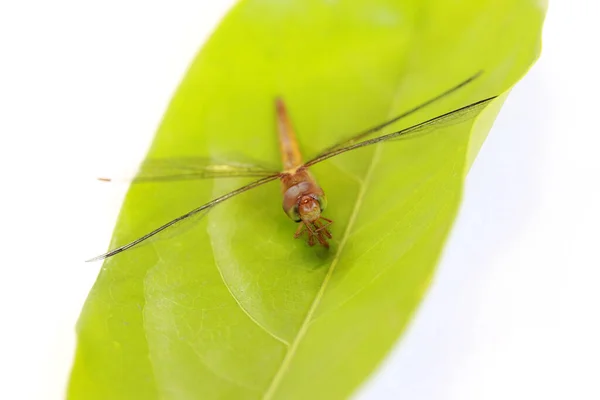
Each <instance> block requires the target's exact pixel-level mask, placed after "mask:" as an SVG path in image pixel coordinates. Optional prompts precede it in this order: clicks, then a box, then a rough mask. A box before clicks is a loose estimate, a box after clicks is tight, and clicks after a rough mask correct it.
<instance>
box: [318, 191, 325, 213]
mask: <svg viewBox="0 0 600 400" xmlns="http://www.w3.org/2000/svg"><path fill="white" fill-rule="evenodd" d="M317 201H318V202H319V207H321V212H323V211H325V209H326V208H327V197H325V195H323V196H317Z"/></svg>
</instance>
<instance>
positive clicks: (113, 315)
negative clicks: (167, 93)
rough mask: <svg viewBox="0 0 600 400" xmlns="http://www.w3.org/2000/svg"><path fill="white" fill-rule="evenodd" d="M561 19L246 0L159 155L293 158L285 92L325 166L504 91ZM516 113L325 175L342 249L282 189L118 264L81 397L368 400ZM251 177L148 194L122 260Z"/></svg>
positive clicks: (404, 144)
mask: <svg viewBox="0 0 600 400" xmlns="http://www.w3.org/2000/svg"><path fill="white" fill-rule="evenodd" d="M544 12H545V4H543V2H540V1H539V0H512V1H507V0H454V1H447V0H431V1H428V2H423V1H422V0H412V1H411V0H395V1H391V0H368V1H367V0H353V1H325V0H321V1H307V0H286V1H267V0H246V1H242V2H240V3H239V4H238V5H237V6H236V7H235V8H234V10H233V11H231V12H230V13H229V15H228V16H227V17H226V18H225V19H224V20H223V22H222V23H221V25H220V27H219V28H218V30H217V31H216V32H215V33H214V35H213V36H212V38H211V39H210V40H209V41H208V43H207V44H206V45H205V46H204V49H203V50H202V52H201V53H200V54H199V55H198V56H197V58H196V60H195V61H194V63H193V64H192V66H191V68H190V69H189V71H188V72H187V75H186V77H185V79H184V80H183V82H182V83H181V86H180V87H179V89H178V91H177V93H176V95H175V96H174V98H173V100H172V102H171V105H170V107H169V109H168V111H167V113H166V115H165V117H164V120H163V122H162V124H161V126H160V128H159V130H158V132H157V134H156V138H155V140H154V143H153V145H152V148H151V150H150V152H149V155H148V156H149V157H154V158H160V157H196V156H198V157H210V158H215V159H222V158H223V157H230V155H231V154H240V155H242V156H245V157H249V158H252V159H255V160H260V161H264V162H265V163H267V164H272V165H278V164H279V158H280V156H279V153H278V144H277V141H276V131H275V117H274V107H273V99H274V97H275V96H276V95H281V96H282V97H283V98H284V99H285V101H286V103H287V105H288V108H289V112H290V115H291V118H292V120H293V124H294V126H295V129H296V132H297V134H298V137H299V140H300V144H301V148H302V150H303V153H304V155H306V156H310V155H314V154H316V153H318V152H319V150H321V149H323V148H326V147H328V146H330V145H332V144H334V143H336V141H338V140H340V139H343V138H346V137H348V136H349V135H351V134H353V133H356V132H359V131H361V130H363V129H365V128H368V127H371V126H373V125H376V124H378V123H381V122H383V121H385V120H386V119H388V118H390V117H392V116H394V115H395V114H398V113H400V112H402V111H403V110H406V109H408V108H411V107H412V106H415V105H416V104H418V103H420V102H422V101H424V100H427V99H428V98H431V97H433V96H435V95H437V94H439V93H440V92H442V91H444V90H446V89H448V88H450V87H452V86H454V85H456V84H457V83H459V82H461V81H462V80H464V79H466V78H467V77H469V76H470V75H472V74H474V73H475V72H477V71H479V70H484V71H485V73H484V75H482V76H481V77H480V78H478V79H477V80H476V81H475V82H474V83H472V84H470V85H469V86H468V87H465V88H463V89H462V90H460V92H457V93H455V94H453V95H451V96H449V97H448V98H446V99H444V100H442V101H440V102H438V103H436V104H434V105H431V106H430V107H427V109H425V110H423V111H421V112H418V113H416V114H415V115H413V116H411V117H410V118H407V119H406V120H403V121H401V122H399V123H397V124H395V125H394V126H393V127H391V128H390V129H389V130H388V131H391V130H397V129H400V128H402V127H406V126H409V125H412V124H414V123H417V122H420V121H422V120H425V119H428V118H431V117H434V116H436V115H439V114H442V113H444V112H447V111H449V110H452V109H454V108H458V107H461V106H464V105H466V104H469V103H471V102H474V101H477V100H480V99H482V98H485V97H488V96H492V95H496V94H500V93H503V92H505V91H506V90H508V89H509V88H510V87H511V86H512V85H513V84H514V83H515V82H516V81H517V80H518V79H519V78H520V77H521V76H522V75H523V74H524V73H525V72H526V70H527V69H528V68H529V66H530V65H531V64H532V63H533V61H534V60H535V58H536V57H537V56H538V53H539V50H540V38H539V37H540V30H541V25H542V22H543V17H544ZM500 105H501V100H495V101H494V102H493V103H492V104H491V105H490V106H489V107H488V108H487V109H486V110H485V111H484V112H483V113H482V114H481V115H480V117H479V118H478V119H477V120H476V121H473V120H472V121H468V122H465V123H461V124H457V125H453V126H450V127H446V128H443V129H440V130H439V131H436V132H435V133H433V134H430V135H427V136H423V137H420V138H418V139H412V140H401V141H395V142H390V143H386V144H383V145H378V146H374V147H370V148H365V149H361V150H357V151H354V152H351V153H347V154H345V155H341V156H338V157H335V158H333V159H331V160H329V161H327V162H324V163H322V164H318V165H316V166H315V167H314V168H313V169H312V170H313V174H314V175H315V176H316V178H317V180H318V181H319V183H320V184H321V186H322V187H323V188H324V190H325V192H326V193H327V196H328V200H329V208H328V210H327V211H326V213H325V215H326V216H327V217H328V218H331V219H333V220H334V221H335V224H334V225H333V226H332V228H333V229H332V231H333V235H334V240H333V242H332V247H331V248H330V249H329V250H328V251H327V250H325V249H323V248H310V247H308V246H307V245H306V243H304V242H303V241H300V240H294V239H293V234H294V231H295V229H296V225H295V224H294V223H293V222H292V221H291V220H289V219H288V218H287V217H286V216H285V214H284V213H283V212H282V210H281V193H280V188H279V185H278V183H277V182H273V183H270V184H267V185H265V186H263V187H260V188H257V189H255V190H252V191H250V192H247V193H244V194H242V195H240V196H238V197H237V198H234V199H232V200H230V201H227V202H225V203H224V204H222V205H219V206H218V207H216V208H215V209H214V210H213V211H211V212H210V213H209V214H208V216H207V217H206V218H204V219H197V218H196V219H195V220H194V221H192V223H187V224H183V226H182V227H176V228H173V229H172V230H167V231H165V232H164V233H163V234H160V235H159V236H160V237H158V238H157V239H155V240H151V241H150V242H149V243H147V244H144V245H141V246H139V247H137V248H135V249H132V250H129V251H126V252H124V253H122V254H119V255H117V256H115V257H113V258H110V259H108V260H107V261H106V262H105V263H104V265H103V268H102V270H101V272H100V274H99V276H98V280H97V281H96V284H95V285H94V287H93V289H92V291H91V292H90V295H89V298H88V300H87V302H86V304H85V307H84V309H83V311H82V314H81V318H80V320H79V324H78V347H77V354H76V359H75V364H74V367H73V371H72V376H71V381H70V384H69V391H68V394H69V397H70V398H72V399H80V398H81V399H94V398H98V399H154V398H164V399H210V398H228V399H229V398H230V399H257V398H285V399H295V398H297V399H306V398H313V399H334V398H343V397H346V396H348V395H349V394H351V393H352V392H353V390H354V389H356V388H357V386H358V385H359V384H360V383H361V382H363V381H364V379H365V378H366V377H367V376H368V375H369V374H370V373H371V372H372V371H373V370H374V369H375V367H376V366H377V365H378V363H379V362H381V360H382V359H383V357H384V356H385V355H386V353H387V352H388V351H389V349H390V348H391V346H392V345H393V344H394V343H395V342H396V340H397V339H398V338H399V336H400V335H401V333H402V332H403V330H404V329H405V328H406V325H407V323H408V322H409V321H410V318H411V316H412V315H413V313H414V312H415V310H416V308H417V306H418V304H419V303H420V301H421V299H422V298H423V295H424V293H425V292H426V291H427V288H428V285H429V282H430V280H431V278H432V275H433V273H434V267H435V264H436V261H437V260H438V258H439V256H440V252H441V250H442V246H443V243H444V240H445V238H446V236H447V234H448V231H449V229H450V227H451V224H452V221H453V219H454V217H455V214H456V210H457V207H458V204H459V200H460V196H461V190H462V184H463V179H464V175H465V174H466V171H467V170H468V167H469V166H470V164H471V163H472V161H473V159H474V158H475V155H476V153H477V151H478V149H479V146H480V145H481V143H482V142H483V140H484V138H485V136H486V134H487V131H488V130H489V128H490V126H491V123H492V121H493V118H494V116H495V113H497V111H498V110H499V108H500ZM247 182H249V180H248V179H247V178H246V179H237V178H229V179H223V180H214V181H210V180H209V181H183V182H159V183H146V184H138V185H133V186H132V187H131V189H130V190H129V193H128V195H127V198H126V200H125V203H124V205H123V209H122V212H121V215H120V217H119V221H118V223H117V226H116V228H115V232H114V236H113V240H112V243H111V248H113V247H116V246H118V245H121V244H124V243H127V242H129V241H131V240H133V239H135V238H137V237H139V236H141V235H142V234H145V233H147V232H148V231H150V230H152V229H154V228H155V227H157V226H159V225H161V224H163V223H165V222H167V221H169V220H171V219H173V218H175V217H177V216H179V215H181V214H183V213H185V212H187V211H189V210H190V209H192V208H195V207H197V206H199V205H200V204H202V203H204V202H207V201H209V200H210V199H212V198H214V197H216V196H218V195H220V194H223V193H226V192H228V191H230V190H232V189H235V188H237V187H239V186H241V185H243V184H244V183H247ZM465 251H468V249H465Z"/></svg>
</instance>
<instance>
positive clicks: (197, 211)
mask: <svg viewBox="0 0 600 400" xmlns="http://www.w3.org/2000/svg"><path fill="white" fill-rule="evenodd" d="M278 178H279V174H275V175H271V176H267V177H264V178H262V179H259V180H257V181H254V182H252V183H250V184H248V185H246V186H242V187H241V188H239V189H236V190H234V191H233V192H229V193H227V194H225V195H223V196H220V197H217V198H216V199H214V200H212V201H210V202H208V203H206V204H203V205H201V206H200V207H197V208H194V209H193V210H191V211H189V212H187V213H185V214H183V215H181V216H179V217H177V218H175V219H174V220H172V221H169V222H167V223H166V224H164V225H161V226H159V227H158V228H156V229H154V230H153V231H151V232H148V233H147V234H145V235H144V236H141V237H139V238H137V239H136V240H134V241H132V242H130V243H127V244H124V245H123V246H120V247H117V248H116V249H113V250H110V251H108V252H106V253H104V254H101V255H99V256H97V257H94V258H91V259H89V260H87V262H92V261H99V260H103V259H105V258H108V257H112V256H114V255H115V254H119V253H122V252H124V251H125V250H128V249H130V248H132V247H134V246H136V245H138V244H140V243H141V242H143V241H145V240H148V239H150V238H151V237H153V236H154V235H156V234H158V233H160V232H162V231H164V230H165V229H167V228H170V227H172V226H173V225H176V224H178V223H180V222H181V221H184V220H186V219H188V218H190V217H192V216H203V215H205V214H206V213H208V212H209V211H210V210H211V209H212V208H213V207H215V206H216V205H217V204H220V203H222V202H224V201H225V200H228V199H230V198H232V197H234V196H237V195H238V194H240V193H244V192H246V191H248V190H250V189H254V188H256V187H258V186H262V185H264V184H265V183H268V182H271V181H274V180H276V179H278Z"/></svg>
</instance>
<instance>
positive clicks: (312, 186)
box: [275, 98, 333, 247]
mask: <svg viewBox="0 0 600 400" xmlns="http://www.w3.org/2000/svg"><path fill="white" fill-rule="evenodd" d="M275 108H276V111H277V130H278V134H279V146H280V149H281V159H282V164H283V172H282V173H281V176H280V180H281V192H282V194H283V210H284V211H285V213H286V214H287V215H288V216H289V217H290V218H291V219H292V220H294V221H295V222H299V223H300V226H299V227H298V230H297V231H296V233H295V235H294V237H295V238H299V237H300V236H302V234H303V233H304V232H306V233H307V235H308V244H309V245H311V246H313V245H314V244H315V243H316V242H315V240H316V241H317V242H319V244H321V245H323V246H325V247H329V244H328V242H327V239H331V232H330V231H329V229H328V228H327V227H328V226H329V225H331V223H332V222H333V221H331V220H330V219H327V218H325V217H323V216H322V215H321V213H322V212H323V211H324V210H325V207H326V206H327V199H326V198H325V193H324V192H323V189H321V187H320V186H319V185H318V184H317V181H316V180H315V178H314V177H313V176H312V174H311V173H310V172H309V171H308V168H307V167H305V166H304V164H303V162H302V155H301V153H300V148H299V146H298V140H297V139H296V134H295V132H294V129H293V127H292V124H291V121H290V118H289V116H288V113H287V110H286V108H285V104H284V103H283V100H281V99H279V98H278V99H277V100H276V101H275Z"/></svg>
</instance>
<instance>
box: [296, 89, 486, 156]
mask: <svg viewBox="0 0 600 400" xmlns="http://www.w3.org/2000/svg"><path fill="white" fill-rule="evenodd" d="M496 97H497V96H493V97H488V98H487V99H483V100H479V101H477V102H475V103H472V104H469V105H468V106H464V107H461V108H458V109H456V110H453V111H450V112H447V113H446V114H442V115H440V116H437V117H435V118H431V119H429V120H427V121H424V122H421V123H419V124H416V125H413V126H411V127H408V128H405V129H402V130H399V131H396V132H392V133H388V134H386V135H382V136H378V137H375V138H373V139H368V140H364V141H362V142H358V143H354V144H350V145H348V146H345V147H341V148H338V149H334V150H331V151H330V152H329V153H325V154H321V155H320V156H317V157H315V158H313V159H312V160H310V161H308V162H307V163H305V164H304V166H305V167H309V166H311V165H314V164H317V163H320V162H321V161H325V160H327V159H329V158H331V157H335V156H337V155H339V154H342V153H345V152H347V151H351V150H354V149H358V148H361V147H366V146H370V145H372V144H376V143H380V142H384V141H389V140H395V139H407V138H409V137H410V138H412V137H415V136H421V135H425V134H428V133H431V132H434V131H435V130H437V129H440V128H441V127H445V126H449V125H454V124H458V123H461V122H465V121H468V120H469V119H471V118H474V117H475V116H476V115H477V114H478V113H479V112H480V111H481V110H482V109H483V108H484V107H485V106H486V105H488V104H489V102H490V101H492V100H494V99H495V98H496Z"/></svg>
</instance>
